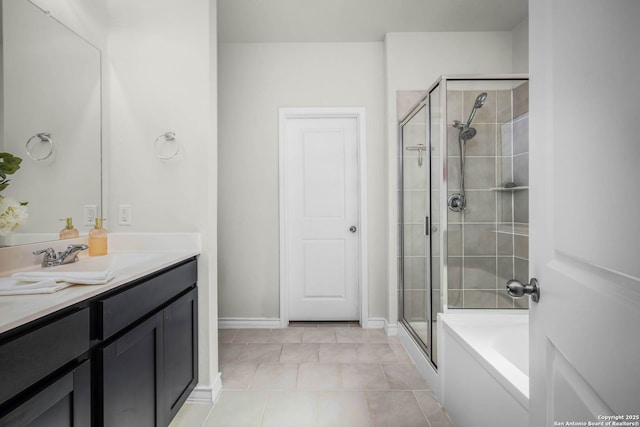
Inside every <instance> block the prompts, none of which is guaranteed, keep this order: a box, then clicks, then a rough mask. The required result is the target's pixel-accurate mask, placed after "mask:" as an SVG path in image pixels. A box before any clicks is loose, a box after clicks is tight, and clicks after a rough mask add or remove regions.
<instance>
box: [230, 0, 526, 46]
mask: <svg viewBox="0 0 640 427" xmlns="http://www.w3.org/2000/svg"><path fill="white" fill-rule="evenodd" d="M217 3H218V41H219V42H221V43H276V42H371V41H382V40H383V38H384V35H385V34H386V33H388V32H414V31H415V32H427V31H511V30H512V29H513V28H514V27H515V26H516V25H518V24H519V23H520V22H521V21H522V20H523V19H525V18H526V17H527V15H528V0H218V2H217Z"/></svg>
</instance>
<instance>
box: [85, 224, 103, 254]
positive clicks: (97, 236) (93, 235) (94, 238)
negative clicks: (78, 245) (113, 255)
mask: <svg viewBox="0 0 640 427" xmlns="http://www.w3.org/2000/svg"><path fill="white" fill-rule="evenodd" d="M106 254H107V230H105V229H104V228H102V218H96V226H95V227H93V228H92V229H91V231H89V256H94V255H106Z"/></svg>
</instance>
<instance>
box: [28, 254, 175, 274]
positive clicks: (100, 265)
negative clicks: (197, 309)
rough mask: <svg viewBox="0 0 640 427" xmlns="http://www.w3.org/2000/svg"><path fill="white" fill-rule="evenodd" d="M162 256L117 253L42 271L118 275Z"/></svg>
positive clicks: (84, 258)
mask: <svg viewBox="0 0 640 427" xmlns="http://www.w3.org/2000/svg"><path fill="white" fill-rule="evenodd" d="M161 255H162V254H158V253H115V254H108V255H103V256H95V257H89V256H85V257H80V258H79V261H77V262H74V263H72V264H64V265H60V266H57V267H49V268H47V269H44V268H43V269H42V270H41V271H46V270H51V273H52V274H55V272H65V271H69V272H72V271H75V272H92V271H105V270H111V271H113V272H114V273H118V272H119V271H122V270H125V269H127V268H129V267H132V266H135V265H139V264H143V263H146V262H148V261H152V260H154V259H157V258H159V257H160V256H161Z"/></svg>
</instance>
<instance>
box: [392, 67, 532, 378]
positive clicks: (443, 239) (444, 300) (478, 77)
mask: <svg viewBox="0 0 640 427" xmlns="http://www.w3.org/2000/svg"><path fill="white" fill-rule="evenodd" d="M518 80H529V75H528V74H473V75H443V76H441V77H440V78H438V79H437V80H436V81H435V82H434V83H433V84H432V85H431V86H429V88H428V89H427V91H426V93H425V95H424V96H423V97H421V98H420V99H419V100H418V101H417V102H416V103H414V105H413V106H412V108H411V109H410V110H409V111H408V112H407V113H406V114H405V115H404V116H403V117H402V118H401V119H400V120H399V121H398V153H399V155H398V182H399V185H400V188H401V189H402V191H400V196H399V197H398V214H399V223H400V225H402V226H401V227H400V230H401V232H399V233H398V255H399V257H400V260H403V259H404V232H403V231H402V230H403V229H404V227H403V226H404V186H403V175H404V173H403V154H402V147H403V140H402V139H403V137H402V127H403V126H404V125H405V124H406V123H407V122H408V121H409V120H411V118H412V117H414V116H415V115H416V114H417V113H418V112H419V111H420V110H421V109H422V108H427V110H428V111H429V109H430V108H431V106H430V105H429V96H430V95H431V94H432V92H433V91H434V90H436V88H438V87H439V88H440V94H439V103H440V108H439V112H440V117H441V120H440V123H439V129H438V132H439V134H440V135H441V136H442V141H441V147H440V165H439V166H440V170H441V171H446V170H447V159H448V156H449V153H448V147H447V125H448V123H449V120H448V117H447V92H448V84H449V83H450V82H461V81H468V82H474V81H518ZM431 127H432V125H431V116H430V115H429V117H428V124H427V126H425V129H426V133H427V135H426V141H427V143H428V147H429V149H427V150H426V153H427V154H428V155H429V159H428V160H429V161H428V162H427V163H428V164H429V165H431V160H430V159H431V152H432V151H431V147H432V145H431V133H430V130H431ZM431 187H432V186H431V185H429V188H428V191H429V194H430V193H431ZM448 189H449V183H448V176H447V173H446V172H443V173H442V174H441V176H440V191H439V193H440V198H439V214H440V216H439V217H440V242H439V249H440V254H441V256H440V257H439V258H440V265H439V270H440V307H439V310H438V312H446V311H448V310H449V304H448V259H447V258H448V257H447V256H446V254H447V253H448V245H447V240H448V239H447V237H448V221H447V220H446V218H447V211H448V200H447V199H448ZM430 200H431V199H430ZM429 206H431V202H430V201H429ZM430 217H431V215H430ZM431 234H432V233H429V235H430V238H431ZM428 256H429V258H431V254H428ZM400 263H402V261H400ZM426 280H428V281H429V283H427V289H428V292H427V295H428V299H429V304H427V316H428V319H429V320H430V322H429V328H430V332H429V336H430V337H434V334H435V333H436V331H434V330H433V323H434V320H436V319H434V313H433V312H432V304H431V295H432V292H431V290H432V289H433V283H432V275H431V268H429V271H427V273H426ZM436 315H437V314H436ZM398 321H399V322H400V323H401V324H403V325H404V326H405V328H406V330H407V331H408V332H409V335H410V336H411V337H412V338H413V340H414V342H415V343H416V344H417V345H418V346H419V347H420V348H422V350H423V351H424V352H425V355H426V356H427V360H429V363H430V364H431V365H432V366H433V368H434V369H436V370H437V364H436V363H435V362H434V357H433V355H432V354H431V349H432V347H433V346H432V343H424V342H422V340H421V339H420V337H419V336H418V334H417V333H416V332H415V331H414V330H413V328H412V327H411V325H410V324H409V322H408V321H407V320H405V318H404V271H403V268H402V264H400V265H399V267H398ZM432 339H433V338H432Z"/></svg>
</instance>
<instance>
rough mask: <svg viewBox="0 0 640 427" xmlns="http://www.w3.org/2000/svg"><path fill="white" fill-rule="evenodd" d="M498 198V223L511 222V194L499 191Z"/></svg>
mask: <svg viewBox="0 0 640 427" xmlns="http://www.w3.org/2000/svg"><path fill="white" fill-rule="evenodd" d="M497 197H498V204H497V206H498V222H499V223H500V222H513V193H512V192H510V191H501V192H498V194H497Z"/></svg>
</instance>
